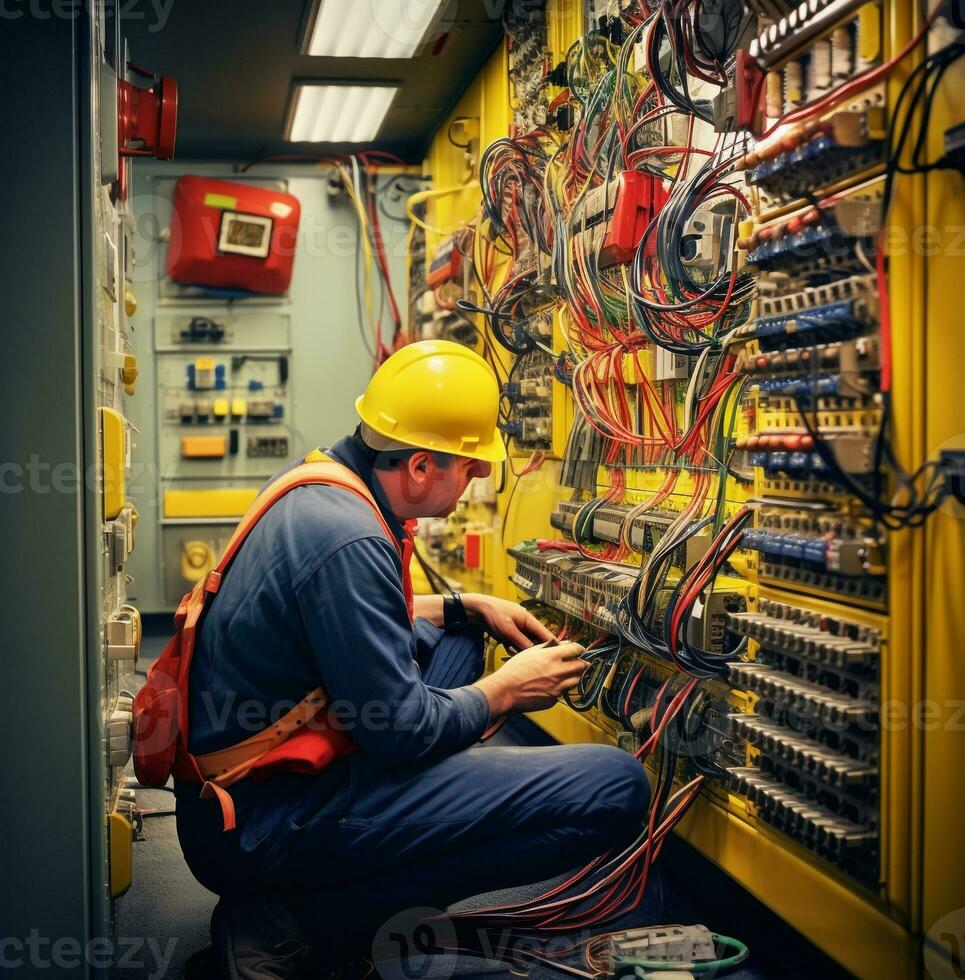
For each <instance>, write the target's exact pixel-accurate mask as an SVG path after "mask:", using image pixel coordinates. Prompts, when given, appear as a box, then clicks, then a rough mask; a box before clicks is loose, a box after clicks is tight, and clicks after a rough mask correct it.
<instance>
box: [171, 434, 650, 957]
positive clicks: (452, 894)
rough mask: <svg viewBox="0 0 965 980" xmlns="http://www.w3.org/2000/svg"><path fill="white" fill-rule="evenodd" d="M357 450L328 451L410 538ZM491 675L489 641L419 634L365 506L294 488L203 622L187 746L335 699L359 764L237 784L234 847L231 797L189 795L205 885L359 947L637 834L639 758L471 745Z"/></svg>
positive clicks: (182, 790)
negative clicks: (395, 926)
mask: <svg viewBox="0 0 965 980" xmlns="http://www.w3.org/2000/svg"><path fill="white" fill-rule="evenodd" d="M356 438H357V437H348V438H346V439H343V440H341V441H340V442H339V443H338V444H337V445H336V446H335V447H333V449H331V450H329V451H328V452H329V453H330V455H332V456H333V457H335V458H336V459H338V460H339V461H340V462H342V463H344V464H345V465H347V466H349V467H350V468H351V469H352V470H354V471H355V472H356V473H358V474H359V476H361V477H362V479H363V480H364V481H365V483H366V484H367V485H368V486H369V488H370V489H371V491H372V493H373V495H374V496H375V499H376V501H377V502H378V503H379V506H380V508H381V510H382V513H383V514H384V516H385V518H386V520H387V522H388V524H389V526H390V527H391V528H392V529H393V531H394V533H396V534H397V535H398V537H399V539H400V540H401V537H402V535H403V529H402V526H401V524H400V523H399V521H398V520H397V519H396V518H395V516H394V515H393V514H392V513H391V511H390V510H389V508H388V506H387V503H386V501H385V497H384V495H383V494H382V493H381V488H380V487H379V485H378V483H377V481H376V480H375V479H374V478H373V473H372V468H371V463H370V461H369V458H368V456H367V454H366V452H365V451H364V448H363V447H362V446H360V445H359V443H358V442H357V441H356ZM482 669H483V645H482V634H481V632H480V631H479V630H478V629H475V628H472V627H470V628H467V629H465V630H464V631H461V632H458V633H455V632H453V633H445V632H444V631H443V630H440V629H438V628H437V627H435V626H433V625H432V624H431V623H429V622H427V621H425V620H420V619H417V620H416V621H415V624H414V625H413V624H411V623H410V621H409V617H408V613H407V610H406V603H405V598H404V594H403V588H402V567H401V562H400V559H399V554H398V552H397V550H396V548H395V547H393V545H392V544H391V543H390V542H389V541H388V540H387V539H386V537H385V534H384V532H383V531H382V529H381V527H380V526H379V524H378V523H377V521H376V519H375V517H374V515H373V514H372V511H371V509H370V508H369V507H368V506H367V505H366V504H365V503H363V502H362V501H360V500H359V499H358V498H357V497H355V496H354V495H352V494H350V493H348V492H346V491H344V490H341V489H338V488H334V487H327V486H308V487H299V488H298V489H296V490H294V491H292V492H291V493H289V494H288V495H287V496H285V497H284V498H283V499H282V500H281V501H280V502H279V503H277V504H276V505H275V506H274V507H273V508H272V509H271V510H270V511H269V512H268V513H267V514H266V515H265V517H264V518H263V519H262V520H261V521H260V522H259V524H258V525H257V526H256V527H255V528H254V530H253V531H252V533H251V535H250V537H249V538H248V540H247V541H246V542H245V544H244V545H243V546H242V548H241V550H240V552H239V553H238V555H237V557H236V559H235V561H234V564H233V565H232V567H231V569H230V570H229V572H228V574H227V575H226V576H225V580H224V581H223V582H222V585H221V588H220V590H219V592H218V594H217V596H216V597H215V598H214V601H213V603H212V604H211V607H210V608H209V610H208V612H207V613H206V618H205V620H204V622H203V624H202V627H201V629H200V633H199V637H198V643H197V647H196V652H195V655H194V662H193V665H192V668H191V677H190V750H191V752H193V753H194V754H201V753H206V752H211V751H215V750H217V749H221V748H224V747H226V746H229V745H232V744H235V743H237V742H240V741H242V740H243V739H245V738H247V737H249V736H250V735H251V734H253V733H254V732H255V731H258V730H260V729H261V728H263V727H265V726H266V725H267V724H268V723H269V722H270V720H271V719H272V717H277V716H278V715H280V714H282V713H284V711H285V710H287V709H288V708H290V707H291V706H292V705H293V704H294V703H295V702H297V701H299V700H301V699H302V698H303V697H304V696H305V694H306V693H307V692H309V691H311V690H313V689H314V688H316V687H318V686H319V684H321V686H322V687H323V688H324V689H325V691H326V692H327V693H328V695H329V697H330V698H331V699H332V701H333V703H334V704H335V705H337V706H338V718H339V721H340V722H341V723H342V724H343V725H346V726H347V727H348V729H349V731H350V732H351V737H352V739H353V741H354V742H355V744H356V746H357V751H355V752H353V753H351V754H350V755H348V756H345V757H343V758H342V759H340V760H338V761H337V762H336V763H334V764H333V765H332V766H330V767H329V768H328V769H327V770H325V771H324V772H323V773H321V774H320V775H318V776H302V775H297V774H293V773H281V774H278V775H275V776H273V777H271V778H270V779H268V780H266V781H264V782H261V783H255V782H253V781H252V780H250V779H249V780H244V781H242V782H240V783H238V784H236V785H235V786H234V787H232V789H231V794H232V796H233V798H234V801H235V805H236V810H237V825H238V829H237V830H234V831H231V832H228V833H225V832H223V830H222V822H221V809H220V807H219V806H218V804H217V802H215V801H214V800H210V799H206V800H202V799H200V798H199V796H198V791H199V787H198V786H197V785H196V784H192V783H181V782H178V783H176V785H175V792H176V794H177V826H178V835H179V838H180V842H181V847H182V850H183V852H184V856H185V859H186V860H187V863H188V866H189V867H190V869H191V871H192V872H193V874H194V875H195V877H196V878H197V879H198V880H199V881H200V882H201V883H202V884H203V885H204V886H206V887H207V888H209V889H210V890H211V891H214V892H216V893H218V894H219V895H223V896H247V895H252V894H258V893H266V892H275V893H282V894H286V895H294V894H296V893H298V894H301V895H302V896H305V898H303V899H301V900H300V902H301V907H302V909H303V910H304V909H308V910H309V912H308V914H307V917H308V919H309V920H311V919H313V918H314V921H307V922H303V926H304V928H305V930H306V932H307V933H308V934H309V936H310V937H311V938H312V940H313V941H314V942H316V943H322V944H325V945H327V946H329V947H332V946H341V947H344V949H345V952H355V949H353V948H352V947H353V945H357V946H360V947H361V946H364V944H365V943H366V942H367V939H368V938H370V937H371V934H372V933H373V932H374V931H375V929H376V928H377V927H378V926H379V925H380V924H381V923H383V922H384V921H385V920H386V919H387V918H388V917H390V916H392V915H393V914H394V913H396V912H398V911H399V910H402V909H408V908H413V907H416V906H431V907H435V908H439V909H444V908H446V906H447V905H449V904H451V903H453V902H456V901H458V900H460V899H462V898H465V897H468V896H470V895H475V894H480V893H482V892H487V891H492V890H495V889H498V888H503V887H509V886H512V885H519V884H525V883H530V882H534V881H540V880H543V879H545V878H548V877H551V876H553V875H556V874H558V873H561V872H563V871H566V870H568V869H570V868H573V867H576V866H578V865H580V864H581V863H584V862H585V861H586V860H588V859H590V858H591V857H593V856H595V855H596V854H598V853H600V852H602V851H604V850H608V849H610V848H612V847H619V846H621V845H623V844H625V843H627V842H628V841H629V840H630V839H632V838H633V837H634V836H635V835H636V834H637V833H638V831H639V829H640V824H641V820H642V819H643V817H644V814H645V812H646V809H647V805H648V802H649V784H648V782H647V780H646V778H645V775H644V773H643V770H642V768H641V766H640V764H639V762H637V761H636V760H635V759H634V758H633V757H632V756H631V755H628V754H626V753H624V752H621V751H620V750H618V749H616V748H613V747H610V746H601V745H573V746H550V747H531V748H510V747H496V746H476V747H473V746H474V743H476V742H478V740H479V738H480V736H481V735H482V734H483V732H484V731H485V729H486V727H487V725H488V721H489V718H488V705H487V702H486V699H485V697H484V696H483V694H482V693H481V692H480V691H479V690H477V689H476V688H474V687H471V686H468V685H471V684H472V683H473V682H474V681H475V680H477V679H478V678H479V676H480V674H481V672H482ZM272 712H274V716H272ZM306 899H307V900H306Z"/></svg>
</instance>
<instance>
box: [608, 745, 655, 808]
mask: <svg viewBox="0 0 965 980" xmlns="http://www.w3.org/2000/svg"><path fill="white" fill-rule="evenodd" d="M601 747H602V748H605V749H606V750H607V751H606V760H605V762H604V761H603V760H601V772H603V773H604V774H605V779H606V782H607V785H606V787H605V788H604V790H603V793H604V794H605V796H606V797H607V798H609V800H610V801H611V802H612V803H613V804H614V805H616V806H618V807H619V808H620V809H621V810H623V811H624V812H625V813H626V814H627V815H628V816H633V817H639V818H642V817H645V816H646V815H647V812H648V810H649V807H650V780H649V779H647V773H646V770H644V768H643V766H642V765H641V763H640V760H639V759H636V758H635V757H634V756H632V755H631V754H630V753H629V752H624V751H623V750H622V749H618V748H615V747H610V746H601Z"/></svg>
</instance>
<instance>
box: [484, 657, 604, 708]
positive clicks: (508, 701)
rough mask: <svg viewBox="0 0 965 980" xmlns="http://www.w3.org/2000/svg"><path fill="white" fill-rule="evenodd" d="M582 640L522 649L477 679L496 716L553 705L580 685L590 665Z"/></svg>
mask: <svg viewBox="0 0 965 980" xmlns="http://www.w3.org/2000/svg"><path fill="white" fill-rule="evenodd" d="M583 650H584V647H582V646H580V644H579V643H558V644H556V645H555V646H543V645H541V646H535V647H529V648H528V649H526V650H521V651H520V652H519V653H517V654H516V655H515V656H513V657H511V658H510V659H509V660H508V661H507V662H506V663H505V664H503V666H502V667H500V668H499V670H497V671H495V672H494V673H492V674H490V675H489V676H488V677H483V678H482V679H481V680H479V681H477V682H476V687H478V688H479V689H480V690H481V691H482V692H483V694H485V695H486V700H487V701H489V715H490V718H491V719H496V718H499V717H501V716H502V715H506V714H509V713H510V712H511V711H543V710H544V709H545V708H551V707H552V706H553V705H554V704H555V703H556V702H557V700H558V699H559V698H560V697H561V696H562V694H563V692H564V691H569V690H570V689H571V688H574V687H576V685H577V683H578V682H579V679H580V675H581V674H582V673H583V671H584V670H586V668H587V666H588V664H587V663H586V661H585V660H580V654H581V653H583Z"/></svg>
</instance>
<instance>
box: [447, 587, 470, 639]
mask: <svg viewBox="0 0 965 980" xmlns="http://www.w3.org/2000/svg"><path fill="white" fill-rule="evenodd" d="M442 623H443V625H444V626H445V628H446V629H447V630H461V629H465V627H467V626H468V625H469V617H468V616H467V615H466V607H465V606H464V605H463V604H462V596H461V595H460V594H459V593H458V592H453V593H452V594H451V595H447V596H443V599H442Z"/></svg>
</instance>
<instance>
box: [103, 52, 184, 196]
mask: <svg viewBox="0 0 965 980" xmlns="http://www.w3.org/2000/svg"><path fill="white" fill-rule="evenodd" d="M127 70H128V72H130V74H131V75H134V76H137V77H139V78H147V79H150V81H151V82H152V83H153V84H151V85H150V86H149V87H147V88H145V87H144V86H142V85H135V84H133V83H132V82H129V81H127V80H126V79H124V78H118V79H116V85H117V152H118V155H119V157H120V159H119V160H118V167H117V177H118V181H117V189H116V197H117V198H119V199H120V200H122V201H125V200H127V190H128V185H129V184H130V169H129V166H128V160H127V158H128V157H156V158H157V159H158V160H170V159H172V158H173V157H174V140H175V137H176V135H177V128H178V83H177V82H176V81H175V80H174V79H173V78H171V76H170V75H155V74H154V73H153V72H150V71H146V70H145V69H144V68H138V66H137V65H135V64H134V63H133V62H131V61H129V62H128V63H127ZM111 77H112V78H113V75H112V76H111Z"/></svg>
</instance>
